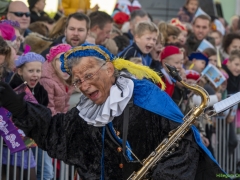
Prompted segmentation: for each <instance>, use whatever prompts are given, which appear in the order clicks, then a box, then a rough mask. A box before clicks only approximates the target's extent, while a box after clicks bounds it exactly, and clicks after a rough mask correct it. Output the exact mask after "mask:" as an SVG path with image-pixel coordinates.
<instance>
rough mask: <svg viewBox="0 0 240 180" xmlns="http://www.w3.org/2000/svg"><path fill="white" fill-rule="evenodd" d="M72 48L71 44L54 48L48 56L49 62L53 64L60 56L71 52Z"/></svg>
mask: <svg viewBox="0 0 240 180" xmlns="http://www.w3.org/2000/svg"><path fill="white" fill-rule="evenodd" d="M71 48H72V47H71V46H70V45H69V44H59V45H57V46H53V47H52V48H51V49H50V51H49V54H47V55H46V58H47V61H48V62H51V61H52V60H53V59H54V58H55V57H56V56H57V55H58V54H60V53H65V52H67V51H68V50H70V49H71Z"/></svg>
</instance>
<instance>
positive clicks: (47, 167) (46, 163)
mask: <svg viewBox="0 0 240 180" xmlns="http://www.w3.org/2000/svg"><path fill="white" fill-rule="evenodd" d="M34 151H35V149H34ZM43 155H44V157H43V173H42V156H43ZM35 159H36V158H35ZM41 174H43V180H51V179H53V165H52V158H50V157H49V156H48V154H47V152H46V151H43V150H42V149H40V148H38V159H37V179H38V180H41Z"/></svg>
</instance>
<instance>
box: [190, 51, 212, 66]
mask: <svg viewBox="0 0 240 180" xmlns="http://www.w3.org/2000/svg"><path fill="white" fill-rule="evenodd" d="M188 58H189V60H190V61H192V60H193V59H196V60H204V61H205V62H206V66H207V65H208V61H209V59H208V57H207V56H206V55H205V54H203V53H201V52H193V53H192V54H190V56H189V57H188Z"/></svg>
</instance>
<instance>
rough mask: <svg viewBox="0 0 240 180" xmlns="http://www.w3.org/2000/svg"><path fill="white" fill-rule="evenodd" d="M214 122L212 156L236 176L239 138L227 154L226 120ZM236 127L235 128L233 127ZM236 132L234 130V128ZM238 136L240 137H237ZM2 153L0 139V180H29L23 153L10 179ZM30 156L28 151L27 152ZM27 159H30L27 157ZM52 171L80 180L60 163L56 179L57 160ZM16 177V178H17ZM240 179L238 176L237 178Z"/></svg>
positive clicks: (71, 168)
mask: <svg viewBox="0 0 240 180" xmlns="http://www.w3.org/2000/svg"><path fill="white" fill-rule="evenodd" d="M215 122H216V134H215V138H212V145H213V149H214V156H215V158H216V159H217V161H218V162H219V164H220V166H221V167H222V169H223V170H224V171H225V172H226V173H227V174H233V175H234V174H236V173H237V162H240V137H239V138H238V146H237V148H235V150H234V152H233V153H231V154H230V153H229V149H228V141H229V124H228V123H227V122H226V120H225V119H224V118H222V117H215ZM235 127H236V126H235ZM235 131H236V128H235ZM239 136H240V135H239ZM2 152H3V139H2V138H0V162H1V167H0V179H1V180H31V179H30V168H28V169H27V178H25V179H24V176H23V174H24V168H23V167H24V161H23V160H24V152H22V162H21V171H20V175H17V174H16V171H17V165H16V164H17V155H16V154H15V155H14V167H13V172H11V173H13V174H11V176H13V178H12V179H10V151H9V150H8V153H7V165H6V170H5V171H3V164H2V158H3V157H2V154H3V153H2ZM37 152H38V148H36V151H35V154H34V155H35V162H36V164H37V161H38V159H39V158H38V153H37ZM29 154H30V151H29ZM28 157H30V156H29V155H28ZM43 159H44V153H43V155H42V166H41V178H40V179H41V180H43V169H44V164H43ZM53 164H54V165H53V171H54V178H53V180H80V177H79V176H78V175H77V177H76V178H75V179H74V175H75V169H74V166H69V165H66V164H65V163H64V162H62V161H61V163H60V164H61V166H60V170H59V172H60V173H59V178H57V160H56V159H54V163H53ZM29 166H30V158H28V167H29ZM35 172H36V174H37V165H36V167H35ZM17 176H18V177H17ZM239 177H240V176H239Z"/></svg>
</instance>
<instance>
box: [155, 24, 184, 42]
mask: <svg viewBox="0 0 240 180" xmlns="http://www.w3.org/2000/svg"><path fill="white" fill-rule="evenodd" d="M158 29H159V32H161V33H162V35H163V38H164V42H165V44H175V43H178V36H179V35H180V33H181V31H180V30H179V29H178V28H177V27H176V26H173V25H171V24H168V23H166V22H162V23H160V24H159V25H158Z"/></svg>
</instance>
